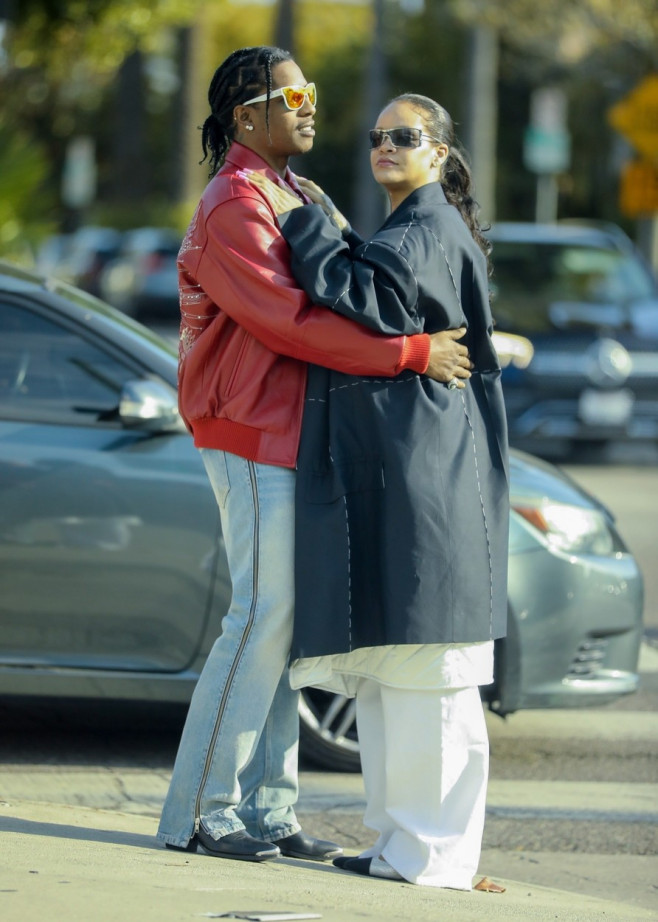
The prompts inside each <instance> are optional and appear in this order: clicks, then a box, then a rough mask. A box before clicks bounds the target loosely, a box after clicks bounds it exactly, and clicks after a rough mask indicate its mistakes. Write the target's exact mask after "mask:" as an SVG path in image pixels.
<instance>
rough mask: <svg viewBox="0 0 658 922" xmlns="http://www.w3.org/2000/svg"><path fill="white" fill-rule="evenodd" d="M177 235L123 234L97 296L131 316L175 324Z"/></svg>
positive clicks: (156, 231)
mask: <svg viewBox="0 0 658 922" xmlns="http://www.w3.org/2000/svg"><path fill="white" fill-rule="evenodd" d="M180 244H181V240H180V236H179V235H178V234H177V233H176V231H173V230H171V229H170V228H167V227H140V228H138V229H137V230H131V231H126V232H125V233H124V235H123V238H122V241H121V249H120V251H119V253H118V254H117V256H116V259H114V260H112V261H111V262H109V263H108V264H107V265H106V266H105V268H104V270H103V272H102V274H101V278H100V283H99V289H100V294H101V296H102V297H103V298H104V299H105V300H106V301H108V302H109V303H110V304H112V306H113V307H118V308H119V309H120V310H122V311H123V312H124V313H126V314H129V315H130V316H131V317H138V318H140V319H145V318H152V317H158V318H160V319H163V320H172V321H178V269H177V266H176V259H177V257H178V250H179V249H180Z"/></svg>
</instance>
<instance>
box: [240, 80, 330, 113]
mask: <svg viewBox="0 0 658 922" xmlns="http://www.w3.org/2000/svg"><path fill="white" fill-rule="evenodd" d="M277 96H281V97H283V101H284V103H285V105H286V108H287V109H292V110H294V109H301V107H302V106H303V105H304V100H305V99H306V97H307V96H308V101H309V102H310V104H311V105H312V106H314V105H315V103H316V102H317V98H318V94H317V91H316V89H315V84H314V83H307V84H306V86H281V87H279V89H278V90H272V92H271V93H270V99H275V98H276V97H277ZM266 99H267V93H263V95H262V96H254V98H253V99H248V100H247V101H246V102H243V103H241V105H243V106H250V105H251V104H252V103H255V102H265V100H266Z"/></svg>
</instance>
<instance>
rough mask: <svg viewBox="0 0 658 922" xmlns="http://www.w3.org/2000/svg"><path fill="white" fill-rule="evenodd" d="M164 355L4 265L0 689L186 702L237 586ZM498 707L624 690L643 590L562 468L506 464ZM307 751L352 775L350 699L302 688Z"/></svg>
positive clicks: (77, 296) (608, 525) (622, 549)
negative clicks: (505, 583)
mask: <svg viewBox="0 0 658 922" xmlns="http://www.w3.org/2000/svg"><path fill="white" fill-rule="evenodd" d="M176 371H177V359H176V354H175V350H174V349H173V348H172V347H171V346H169V345H167V344H166V343H165V342H163V341H162V340H161V339H160V338H159V337H157V336H155V335H154V334H153V333H150V332H149V331H147V330H146V329H145V328H144V327H142V326H140V325H139V324H138V323H136V322H135V321H133V320H132V319H130V318H129V317H126V316H125V315H124V314H122V313H120V312H119V311H117V310H114V309H113V308H110V307H108V306H107V305H105V304H103V303H102V302H100V301H97V300H96V299H94V298H92V297H90V296H89V295H87V294H84V293H82V292H81V291H79V290H77V289H74V288H71V287H68V286H66V285H64V284H63V283H60V282H56V281H52V280H44V279H41V278H39V277H38V276H36V275H32V274H29V273H27V272H24V271H22V270H19V269H16V268H12V267H10V266H8V265H4V266H0V584H1V585H2V591H1V592H0V694H2V695H50V696H67V697H71V696H72V697H84V698H105V699H113V698H114V699H133V700H134V699H141V700H151V701H171V702H181V703H185V702H187V701H188V700H189V698H190V695H191V693H192V690H193V688H194V684H195V681H196V679H197V677H198V675H199V672H200V670H201V668H202V666H203V663H204V660H205V657H206V655H207V653H208V651H209V650H210V647H211V645H212V643H213V641H214V640H215V638H216V636H217V635H218V633H219V632H220V630H221V619H222V616H223V614H224V612H225V611H226V609H227V607H228V604H229V599H230V593H231V587H230V581H229V576H228V572H227V567H226V560H225V555H224V546H223V542H222V536H221V531H220V526H219V517H218V513H217V508H216V504H215V500H214V498H213V495H212V492H211V489H210V486H209V484H208V481H207V477H206V473H205V470H204V468H203V465H202V463H201V459H200V457H199V454H198V452H197V451H196V449H195V448H194V446H193V444H192V440H191V437H190V436H189V435H188V433H187V432H186V430H185V428H184V426H183V424H182V422H181V420H180V417H179V416H178V412H177V400H176ZM511 474H512V478H511V479H512V507H513V514H512V521H511V535H510V537H511V542H510V558H509V633H508V636H507V638H506V639H505V640H502V641H500V642H498V645H497V649H496V682H495V684H494V685H493V686H491V687H489V688H486V689H483V694H484V696H485V697H486V699H487V701H488V702H489V705H490V706H491V708H493V709H494V710H495V711H497V712H499V713H500V714H506V713H510V712H511V711H515V710H517V709H519V708H538V707H541V708H544V707H556V706H559V707H564V706H570V705H574V706H582V705H593V704H598V703H603V702H608V701H611V700H614V699H615V698H617V697H618V696H620V695H624V694H628V693H629V692H632V691H634V690H635V689H636V687H637V684H638V677H637V674H636V669H637V659H638V651H639V645H640V638H641V629H642V624H641V614H642V579H641V576H640V573H639V571H638V568H637V565H636V563H635V560H634V559H633V557H632V555H631V554H630V553H629V551H628V549H627V548H626V546H625V545H624V543H623V541H622V539H621V538H620V537H619V535H618V534H617V532H616V530H615V527H614V524H613V521H612V518H611V516H610V514H609V513H608V512H607V510H606V509H605V508H603V507H602V506H601V505H600V504H599V503H597V501H596V500H595V499H593V498H592V497H590V496H588V495H586V494H585V493H584V492H583V491H582V490H581V489H580V488H579V487H577V486H576V485H575V484H574V483H573V482H571V481H570V480H569V479H567V478H566V477H565V476H564V475H562V474H560V473H559V472H558V471H557V470H556V469H555V468H553V467H551V466H550V465H548V464H545V463H541V462H538V461H536V460H535V459H533V458H531V457H529V456H524V455H520V454H516V455H514V456H513V458H512V463H511ZM301 719H302V734H303V745H304V752H305V754H306V756H307V757H308V758H311V759H314V760H315V761H317V762H319V763H320V764H323V765H324V766H326V767H330V768H340V769H350V768H352V769H354V768H358V764H359V763H358V742H357V738H356V731H355V726H354V712H353V706H352V703H351V702H348V701H346V700H345V699H341V698H340V697H338V696H333V695H328V694H326V693H324V692H322V691H319V690H316V689H308V690H306V692H305V693H304V695H303V699H302V706H301Z"/></svg>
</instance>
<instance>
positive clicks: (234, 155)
mask: <svg viewBox="0 0 658 922" xmlns="http://www.w3.org/2000/svg"><path fill="white" fill-rule="evenodd" d="M224 163H225V164H228V165H229V168H230V169H231V170H232V171H234V170H254V171H256V170H257V171H258V172H259V173H264V174H265V175H266V176H267V178H268V179H271V180H272V181H273V182H275V183H277V185H280V186H286V185H287V186H289V187H290V188H291V189H293V190H294V191H295V192H296V193H297V195H299V196H300V197H301V198H302V199H303V200H304V201H305V202H308V199H307V198H306V196H305V195H304V193H303V192H302V190H301V189H300V188H299V185H298V183H297V178H296V176H295V174H294V173H293V172H292V170H291V169H290V167H286V173H285V176H284V177H283V179H282V178H281V177H280V176H279V174H278V173H277V172H276V171H275V170H273V169H272V167H271V166H270V165H269V164H268V163H266V161H265V160H263V158H262V157H261V156H260V155H259V154H257V153H255V151H253V150H251V148H249V147H245V146H244V144H240V142H239V141H233V143H232V144H231V146H230V147H229V149H228V152H227V154H226V157H225V159H224ZM222 169H223V167H222Z"/></svg>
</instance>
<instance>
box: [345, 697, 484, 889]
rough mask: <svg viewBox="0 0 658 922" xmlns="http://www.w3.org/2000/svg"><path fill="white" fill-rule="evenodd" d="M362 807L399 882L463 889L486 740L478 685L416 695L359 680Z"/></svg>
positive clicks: (473, 857) (476, 843)
mask: <svg viewBox="0 0 658 922" xmlns="http://www.w3.org/2000/svg"><path fill="white" fill-rule="evenodd" d="M356 703H357V724H358V731H359V740H360V744H361V762H362V768H363V780H364V785H365V789H366V798H367V807H366V812H365V816H364V824H365V825H366V826H367V827H368V828H369V829H373V830H375V832H377V833H378V834H379V838H378V839H377V841H376V842H375V844H374V845H373V846H372V847H371V848H369V849H367V850H366V851H364V852H363V853H362V855H361V857H375V856H379V855H381V856H382V857H383V858H384V859H385V860H386V861H387V862H388V864H389V865H391V867H393V868H394V869H395V870H396V871H397V872H398V873H399V874H400V875H401V876H402V877H403V878H404V879H405V880H408V881H410V882H411V883H414V884H421V885H424V886H428V887H449V888H452V889H456V890H470V889H471V888H472V883H473V880H472V879H473V875H474V874H475V873H476V871H477V867H478V863H479V860H480V850H481V847H482V833H483V829H484V815H485V801H486V791H487V780H488V776H489V741H488V737H487V728H486V724H485V720H484V712H483V708H482V702H481V700H480V694H479V691H478V688H477V687H470V688H458V689H433V690H421V691H417V690H413V689H406V688H394V687H392V686H387V685H382V684H380V683H379V682H377V681H375V680H373V679H362V680H360V681H359V685H358V689H357V695H356Z"/></svg>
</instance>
